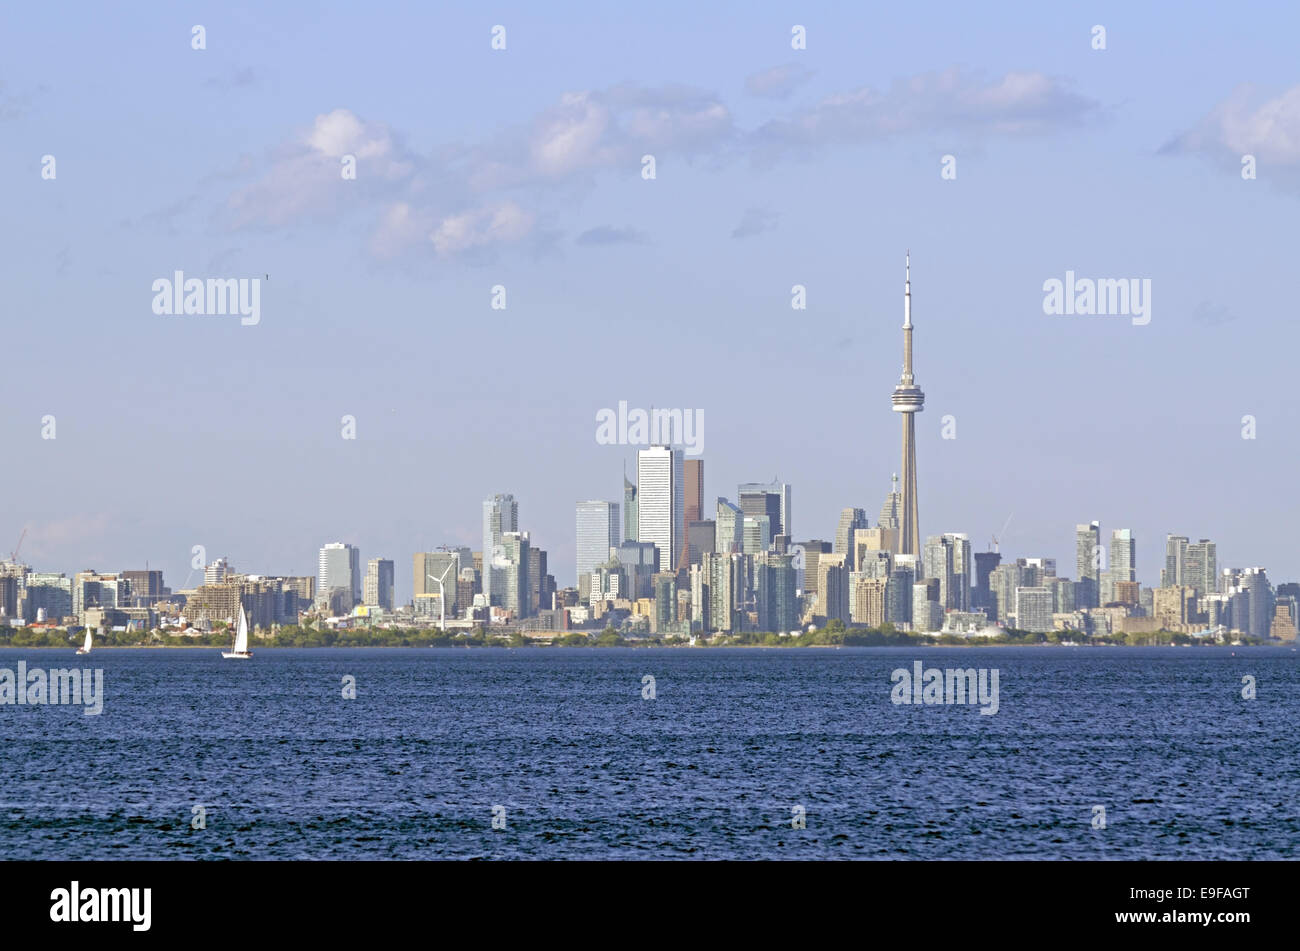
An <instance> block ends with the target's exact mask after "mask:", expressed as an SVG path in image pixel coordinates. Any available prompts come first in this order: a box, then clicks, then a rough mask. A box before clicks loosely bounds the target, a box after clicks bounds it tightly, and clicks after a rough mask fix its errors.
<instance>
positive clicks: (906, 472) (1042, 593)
mask: <svg viewBox="0 0 1300 951" xmlns="http://www.w3.org/2000/svg"><path fill="white" fill-rule="evenodd" d="M913 329H914V328H913V324H912V285H911V262H910V255H909V257H908V259H907V264H906V272H905V277H904V285H903V326H902V330H903V372H902V375H901V377H900V379H899V382H898V384H897V385H896V386H895V387H894V389H893V391H892V394H891V396H890V402H891V405H892V408H893V411H894V412H896V413H899V414H900V418H901V421H902V434H903V451H902V457H901V463H902V473H903V476H902V484H901V486H900V484H899V479H898V477H897V476H895V478H894V484H893V489H892V491H891V492H890V493H889V494H888V495H887V496H886V498H885V501H884V504H883V505H882V506H881V508H880V514H879V516H878V517H877V519H876V524H875V525H874V526H872V525H871V524H870V520H869V519H868V517H867V514H866V510H865V509H862V508H846V509H844V510H843V511H842V512H841V514H840V518H839V522H838V524H837V525H836V526H835V532H834V536H833V538H832V539H831V540H829V541H826V540H822V539H818V538H812V539H808V540H806V541H798V542H797V541H795V540H794V539H795V535H794V530H793V525H792V509H791V502H792V500H791V488H790V486H789V485H788V484H785V483H782V482H778V481H773V482H769V483H759V482H750V483H744V484H741V485H739V486H737V488H736V497H735V501H732V500H731V499H728V498H716V499H715V500H714V501H713V502H712V503H711V504H708V505H706V504H705V493H704V459H703V458H700V457H693V458H686V456H685V454H684V452H683V450H682V449H680V448H675V447H674V446H671V445H653V446H649V447H647V448H645V449H641V450H639V451H638V452H637V455H636V481H635V482H633V481H631V480H629V479H628V477H627V475H626V473H624V476H623V497H622V500H621V502H619V501H605V500H589V501H582V502H578V503H577V511H576V516H577V520H576V541H577V544H576V560H577V578H576V581H577V584H576V586H574V587H567V588H563V589H557V587H556V584H555V578H554V577H553V576H552V575H551V574H549V573H548V567H547V553H546V551H545V550H544V549H542V548H540V547H538V546H537V545H536V544H535V543H534V541H533V539H532V537H531V536H530V535H529V533H528V532H526V531H523V530H521V528H520V518H519V505H518V503H517V502H516V501H515V498H514V496H512V495H494V496H492V497H491V498H488V499H486V500H485V501H484V502H483V522H482V528H483V533H482V545H481V547H480V548H479V550H477V551H474V550H472V549H471V548H469V547H465V546H442V547H440V548H438V549H437V550H435V551H427V552H417V553H416V554H415V555H414V558H413V561H412V569H413V581H414V588H413V596H412V600H411V602H410V603H409V604H407V605H404V606H401V607H397V606H395V605H394V603H393V562H392V561H391V560H389V559H386V558H373V559H370V560H369V561H367V562H366V567H365V575H364V579H363V577H362V574H361V556H360V553H359V552H358V550H357V548H356V547H354V546H353V545H350V544H347V543H344V542H332V543H330V544H327V545H325V546H324V547H323V548H321V549H320V553H319V559H318V571H317V576H316V578H309V577H280V576H274V577H272V576H264V575H243V574H238V573H236V572H235V571H234V569H233V568H231V566H230V565H229V564H227V563H226V561H225V559H218V560H217V561H215V562H213V563H212V564H210V565H207V566H206V567H205V569H204V577H203V584H202V585H200V586H199V587H197V588H195V589H192V590H187V591H178V592H175V593H173V592H171V591H170V590H169V589H167V588H165V587H163V583H162V574H161V572H157V571H148V570H145V571H123V572H119V573H117V574H104V575H101V574H99V573H97V572H94V571H83V572H79V573H78V574H76V575H75V576H74V577H73V578H67V577H65V576H64V575H61V574H59V575H53V574H48V573H40V572H33V571H32V570H31V569H30V568H28V567H27V566H25V565H20V564H17V563H15V562H14V561H13V560H12V559H11V561H10V562H8V563H0V618H3V619H14V620H18V621H21V622H22V623H28V624H31V623H38V624H39V623H46V624H54V623H68V624H72V623H75V624H80V625H84V626H88V627H119V626H145V625H148V626H150V627H153V626H155V625H164V626H166V625H172V626H176V627H180V628H182V629H183V630H205V629H210V627H211V626H212V625H213V624H214V623H218V622H230V621H233V620H234V618H235V617H237V616H238V613H239V609H240V608H241V607H242V608H243V609H244V611H245V612H246V614H247V615H248V617H249V620H250V623H251V624H252V625H253V626H254V627H255V628H270V627H274V626H275V625H277V624H287V623H295V622H297V621H298V620H300V618H302V617H303V616H304V615H311V616H313V617H317V618H322V619H325V620H326V621H327V622H328V623H332V624H336V625H346V624H380V625H408V624H416V625H420V624H428V625H434V624H436V625H438V626H440V627H442V628H444V629H447V630H470V629H472V628H477V627H494V628H505V629H514V630H516V631H522V632H527V633H539V632H540V633H542V634H546V633H549V632H555V631H566V630H573V629H583V628H586V629H593V628H605V627H609V626H613V627H615V628H616V629H618V630H619V631H620V632H622V633H623V634H625V635H631V636H635V635H637V634H656V635H680V636H696V635H701V634H713V633H723V634H730V633H737V632H743V631H764V632H769V631H770V632H791V631H796V630H800V629H804V628H807V627H812V626H818V625H825V624H828V623H831V622H836V621H837V622H840V623H843V624H845V625H857V626H863V627H869V628H880V627H883V626H884V625H887V624H888V625H893V626H894V627H895V628H896V629H900V630H905V631H913V632H922V633H957V634H968V635H978V634H982V633H987V632H989V631H990V630H992V631H996V630H999V629H1005V628H1015V629H1018V630H1025V631H1033V632H1050V631H1053V630H1060V631H1078V632H1082V633H1086V634H1089V635H1098V634H1101V635H1109V634H1116V633H1142V632H1152V631H1157V630H1164V631H1172V632H1180V633H1187V634H1199V635H1209V634H1221V633H1231V632H1237V633H1238V634H1244V635H1249V636H1252V637H1258V638H1268V637H1272V638H1276V639H1280V640H1294V639H1295V637H1296V623H1297V618H1298V617H1300V612H1298V611H1297V605H1298V604H1300V585H1297V584H1295V583H1288V584H1282V585H1278V586H1277V587H1276V589H1275V588H1274V587H1273V585H1272V584H1271V583H1270V582H1269V580H1268V578H1267V577H1266V575H1265V572H1264V569H1263V568H1249V569H1236V568H1232V569H1228V568H1225V569H1222V570H1221V569H1220V568H1219V566H1218V561H1217V554H1216V549H1215V545H1214V543H1213V542H1212V541H1209V540H1208V539H1200V540H1199V541H1196V542H1193V541H1191V540H1190V539H1189V538H1188V537H1186V536H1182V535H1170V536H1168V538H1167V539H1166V543H1165V546H1166V547H1165V567H1164V569H1163V570H1162V571H1161V573H1160V585H1159V587H1157V588H1150V587H1143V586H1142V585H1141V584H1140V582H1139V580H1138V577H1137V570H1136V565H1137V540H1136V539H1135V538H1134V537H1133V533H1132V531H1130V530H1129V529H1127V528H1119V529H1115V530H1114V531H1112V532H1111V535H1110V543H1109V545H1108V546H1107V545H1104V544H1103V542H1102V536H1101V526H1100V524H1099V523H1097V522H1090V523H1088V524H1086V525H1079V526H1078V527H1077V529H1076V532H1075V553H1076V574H1077V578H1076V580H1071V579H1069V578H1064V577H1061V576H1059V575H1058V574H1057V566H1056V561H1055V559H1052V558H1017V559H1016V560H1015V561H1014V562H1011V561H1007V562H1005V563H1004V562H1003V560H1002V555H1001V553H1000V551H999V550H998V547H997V543H996V540H995V541H994V543H993V544H992V550H990V551H983V552H973V551H972V548H971V543H970V539H969V538H968V537H967V536H966V535H964V534H961V533H958V532H948V533H944V534H940V535H930V536H922V535H921V532H920V516H919V494H918V489H917V484H918V482H917V465H916V438H915V417H916V414H917V413H920V412H922V410H923V409H924V404H925V395H924V393H923V392H922V391H921V388H920V387H919V386H918V385H917V383H916V379H915V376H914V374H913V365H912V358H913V349H912V334H913ZM923 537H924V542H923V541H922V538H923ZM20 543H21V539H20Z"/></svg>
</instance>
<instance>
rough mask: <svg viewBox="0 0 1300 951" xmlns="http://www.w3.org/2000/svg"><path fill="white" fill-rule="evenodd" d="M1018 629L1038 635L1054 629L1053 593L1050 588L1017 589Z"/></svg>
mask: <svg viewBox="0 0 1300 951" xmlns="http://www.w3.org/2000/svg"><path fill="white" fill-rule="evenodd" d="M1016 628H1017V629H1018V630H1021V631H1035V632H1038V633H1046V632H1047V631H1050V630H1051V629H1052V592H1051V590H1050V589H1049V588H1046V587H1041V586H1040V587H1033V588H1016Z"/></svg>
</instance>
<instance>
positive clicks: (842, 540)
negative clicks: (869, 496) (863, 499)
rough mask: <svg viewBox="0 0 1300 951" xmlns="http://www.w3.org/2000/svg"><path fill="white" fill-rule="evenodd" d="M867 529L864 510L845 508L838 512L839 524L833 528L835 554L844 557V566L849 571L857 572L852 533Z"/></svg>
mask: <svg viewBox="0 0 1300 951" xmlns="http://www.w3.org/2000/svg"><path fill="white" fill-rule="evenodd" d="M866 527H867V513H866V510H865V509H855V508H846V509H841V510H840V523H839V525H838V526H836V528H835V554H837V555H844V556H845V565H846V566H847V567H848V570H849V571H856V570H857V562H856V560H855V558H854V555H855V554H856V553H855V552H854V550H853V533H854V532H855V531H856V530H858V529H860V528H866Z"/></svg>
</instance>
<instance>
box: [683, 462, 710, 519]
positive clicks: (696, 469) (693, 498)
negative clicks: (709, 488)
mask: <svg viewBox="0 0 1300 951" xmlns="http://www.w3.org/2000/svg"><path fill="white" fill-rule="evenodd" d="M682 475H683V478H685V480H686V499H685V503H684V504H685V507H686V509H685V518H686V524H687V525H689V524H690V523H691V522H699V521H702V520H703V519H704V516H705V515H707V514H708V513H707V512H705V511H704V460H703V459H687V460H686V461H685V462H683V463H682Z"/></svg>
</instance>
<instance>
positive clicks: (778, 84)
mask: <svg viewBox="0 0 1300 951" xmlns="http://www.w3.org/2000/svg"><path fill="white" fill-rule="evenodd" d="M812 76H813V71H812V70H811V69H808V68H807V67H806V66H801V65H799V64H798V63H785V64H783V65H781V66H773V67H772V68H771V69H764V70H761V71H759V72H757V73H752V74H750V75H749V76H746V77H745V92H747V93H749V94H750V95H751V96H758V97H759V98H760V99H784V98H785V97H786V96H788V95H790V94H791V93H792V92H794V91H795V90H796V89H798V88H799V87H800V86H802V85H803V84H804V83H806V82H807V81H808V80H810V79H812Z"/></svg>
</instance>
